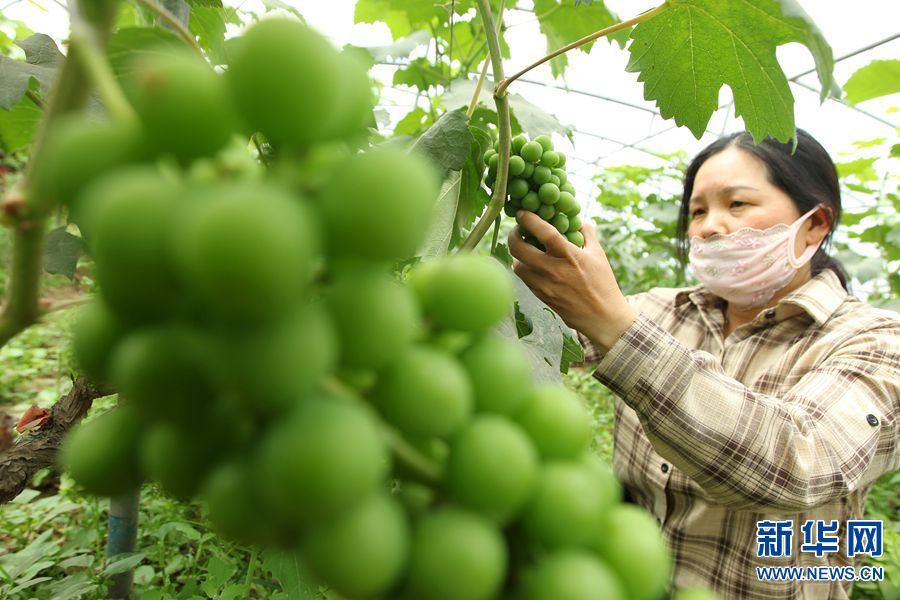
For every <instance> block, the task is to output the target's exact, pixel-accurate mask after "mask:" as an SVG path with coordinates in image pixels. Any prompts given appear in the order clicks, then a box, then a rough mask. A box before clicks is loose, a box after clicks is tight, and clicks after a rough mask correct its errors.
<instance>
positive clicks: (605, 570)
mask: <svg viewBox="0 0 900 600" xmlns="http://www.w3.org/2000/svg"><path fill="white" fill-rule="evenodd" d="M525 590H526V595H525V600H626V598H629V596H627V595H626V594H625V590H624V589H623V587H622V583H621V582H620V581H619V579H618V577H617V576H616V574H615V573H614V572H613V570H612V569H610V568H609V567H608V566H607V565H606V564H604V562H603V561H602V560H600V559H599V558H598V557H597V556H595V555H593V554H591V553H589V552H586V551H584V550H578V549H574V548H569V549H565V550H560V551H558V552H555V553H553V554H551V555H549V556H546V557H544V558H542V559H541V561H540V562H539V563H538V565H537V567H536V568H534V569H532V570H531V571H530V572H527V574H526V576H525Z"/></svg>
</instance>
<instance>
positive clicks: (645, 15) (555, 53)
mask: <svg viewBox="0 0 900 600" xmlns="http://www.w3.org/2000/svg"><path fill="white" fill-rule="evenodd" d="M666 8H668V4H666V3H663V4H660V5H659V6H657V7H656V8H651V9H650V10H648V11H646V12H644V13H641V14H639V15H638V16H636V17H635V18H633V19H629V20H627V21H622V22H621V23H616V24H615V25H610V26H609V27H606V28H604V29H601V30H599V31H595V32H594V33H592V34H590V35H586V36H584V37H583V38H581V39H580V40H575V41H574V42H572V43H571V44H569V45H568V46H563V47H562V48H560V49H559V50H554V51H553V52H551V53H550V54H548V55H547V56H545V57H543V58H541V59H538V60H537V61H535V62H533V63H532V64H530V65H528V66H527V67H525V68H524V69H522V70H521V71H519V72H518V73H516V74H515V75H513V76H511V77H510V78H509V79H505V80H503V81H501V82H500V85H499V86H498V87H497V94H502V93H503V92H505V91H506V88H508V87H509V84H511V83H512V82H513V81H515V80H516V79H518V78H519V77H521V76H522V75H524V74H525V73H527V72H528V71H530V70H532V69H534V68H535V67H539V66H541V65H542V64H544V63H545V62H547V61H549V60H553V59H554V58H556V57H557V56H559V55H560V54H565V53H566V52H568V51H569V50H574V49H575V48H578V47H580V46H584V45H585V44H587V43H589V42H593V41H594V40H596V39H598V38H601V37H603V36H605V35H609V34H611V33H615V32H616V31H620V30H622V29H627V28H628V27H633V26H634V25H637V24H638V23H641V22H643V21H646V20H647V19H651V18H653V17H655V16H656V15H658V14H659V13H661V12H663V11H664V10H666ZM494 79H495V80H499V78H498V77H497V76H496V73H495V75H494Z"/></svg>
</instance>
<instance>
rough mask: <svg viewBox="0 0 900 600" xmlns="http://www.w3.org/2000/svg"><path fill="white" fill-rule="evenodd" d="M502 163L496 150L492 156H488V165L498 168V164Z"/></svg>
mask: <svg viewBox="0 0 900 600" xmlns="http://www.w3.org/2000/svg"><path fill="white" fill-rule="evenodd" d="M499 163H500V155H499V154H497V153H496V152H494V153H493V154H491V156H490V158H488V161H487V164H488V167H490V168H493V169H496V168H497V165H498V164H499Z"/></svg>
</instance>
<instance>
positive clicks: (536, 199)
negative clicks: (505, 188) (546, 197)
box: [522, 192, 541, 212]
mask: <svg viewBox="0 0 900 600" xmlns="http://www.w3.org/2000/svg"><path fill="white" fill-rule="evenodd" d="M540 207H541V199H540V196H538V194H537V192H528V193H527V194H525V197H524V198H522V208H524V209H525V210H530V211H531V212H537V211H538V209H539V208H540Z"/></svg>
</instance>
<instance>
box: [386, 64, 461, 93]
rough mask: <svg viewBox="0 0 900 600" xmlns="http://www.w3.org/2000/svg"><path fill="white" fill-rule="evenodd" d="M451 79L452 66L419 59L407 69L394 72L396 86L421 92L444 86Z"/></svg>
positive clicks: (407, 66) (403, 68)
mask: <svg viewBox="0 0 900 600" xmlns="http://www.w3.org/2000/svg"><path fill="white" fill-rule="evenodd" d="M449 79H450V65H448V64H446V63H440V64H438V65H435V64H433V63H432V62H431V61H430V60H428V59H427V58H424V57H422V58H417V59H415V60H413V61H411V62H410V63H409V64H408V65H406V66H405V67H401V68H399V69H397V70H396V71H394V80H393V82H394V85H408V86H409V87H414V88H416V89H418V90H419V91H421V92H425V91H428V89H429V88H433V87H436V86H438V85H443V84H444V82H446V81H447V80H449Z"/></svg>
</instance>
